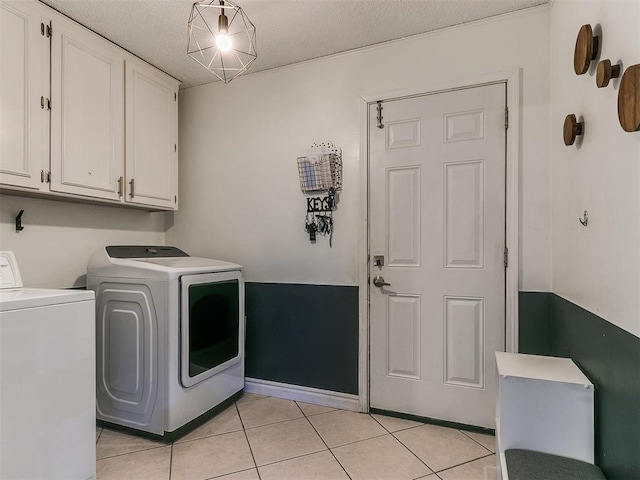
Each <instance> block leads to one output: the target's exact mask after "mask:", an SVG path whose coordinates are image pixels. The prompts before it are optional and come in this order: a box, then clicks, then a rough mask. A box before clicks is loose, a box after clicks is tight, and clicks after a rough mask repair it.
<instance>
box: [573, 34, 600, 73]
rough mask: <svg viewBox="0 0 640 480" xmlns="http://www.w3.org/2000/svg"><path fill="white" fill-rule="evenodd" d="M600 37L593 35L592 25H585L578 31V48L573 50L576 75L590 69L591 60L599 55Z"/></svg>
mask: <svg viewBox="0 0 640 480" xmlns="http://www.w3.org/2000/svg"><path fill="white" fill-rule="evenodd" d="M599 44H600V39H599V38H598V37H594V36H593V30H592V29H591V25H588V24H587V25H583V26H582V27H580V31H579V32H578V38H577V39H576V49H575V50H574V52H573V70H574V71H575V72H576V75H583V74H585V73H587V71H588V70H589V65H590V64H591V60H595V58H596V57H597V56H598V46H599Z"/></svg>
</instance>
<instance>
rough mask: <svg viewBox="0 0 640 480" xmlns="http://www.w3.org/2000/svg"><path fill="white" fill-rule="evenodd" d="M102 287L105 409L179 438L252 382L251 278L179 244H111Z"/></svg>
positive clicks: (100, 372)
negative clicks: (248, 373)
mask: <svg viewBox="0 0 640 480" xmlns="http://www.w3.org/2000/svg"><path fill="white" fill-rule="evenodd" d="M87 288H90V289H91V290H94V291H95V292H96V368H97V370H96V373H97V378H96V381H97V390H96V395H97V418H98V420H100V421H102V422H106V423H111V424H115V425H119V426H123V427H128V428H131V429H135V430H138V431H140V432H145V433H146V434H152V435H153V436H160V437H161V438H162V439H163V440H165V441H172V440H175V439H176V438H178V437H180V436H182V435H184V434H185V433H187V432H189V431H190V430H192V429H193V428H195V427H197V426H198V425H200V424H202V423H204V422H205V421H206V420H207V419H209V418H211V417H212V416H213V415H215V414H216V413H217V412H218V411H221V410H222V409H224V408H226V406H227V405H229V404H231V403H232V402H233V401H235V400H236V399H237V398H238V397H239V396H240V395H241V394H242V390H243V388H244V339H245V317H244V280H243V276H242V267H241V266H240V265H236V264H234V263H228V262H222V261H219V260H211V259H207V258H197V257H190V256H189V255H187V254H186V253H184V252H183V251H181V250H179V249H178V248H175V247H164V246H138V245H135V246H108V247H105V248H103V249H101V250H100V251H98V252H96V253H95V254H94V255H93V256H92V257H91V259H90V261H89V264H88V266H87Z"/></svg>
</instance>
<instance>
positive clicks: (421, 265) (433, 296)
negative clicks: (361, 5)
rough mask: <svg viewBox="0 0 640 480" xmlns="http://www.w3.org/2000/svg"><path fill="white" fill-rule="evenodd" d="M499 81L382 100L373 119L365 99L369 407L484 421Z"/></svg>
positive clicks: (501, 199)
mask: <svg viewBox="0 0 640 480" xmlns="http://www.w3.org/2000/svg"><path fill="white" fill-rule="evenodd" d="M505 89H506V86H505V84H504V83H501V84H496V85H489V86H483V87H476V88H470V89H464V90H458V91H452V92H446V93H440V94H435V95H427V96H420V97H415V98H408V99H401V100H395V101H386V102H384V103H383V112H382V113H383V123H384V128H382V129H380V128H377V127H376V123H377V121H376V116H377V111H376V105H372V106H370V110H369V134H370V150H369V151H370V174H369V175H370V178H369V185H370V194H369V195H370V210H369V211H370V254H371V262H370V266H369V268H370V277H371V284H370V389H371V391H370V406H371V407H372V408H378V409H382V410H388V411H394V412H402V413H408V414H413V415H418V416H422V417H430V418H435V419H441V420H446V421H452V422H459V423H465V424H470V425H478V426H483V427H494V417H495V406H494V405H495V396H496V379H495V360H494V352H495V351H504V342H505V340H504V338H505V337H504V332H505V267H504V248H505V120H504V119H505V102H506V100H505ZM376 256H383V262H384V265H382V266H376V264H375V262H376V260H377V259H376ZM376 276H380V277H382V278H383V279H384V281H385V283H389V284H390V285H388V286H382V287H376V286H375V285H373V280H374V278H375V277H376ZM379 280H380V279H379Z"/></svg>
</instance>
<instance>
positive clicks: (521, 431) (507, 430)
mask: <svg viewBox="0 0 640 480" xmlns="http://www.w3.org/2000/svg"><path fill="white" fill-rule="evenodd" d="M496 365H497V369H498V376H499V379H498V389H499V394H498V403H497V407H496V442H497V452H498V457H497V459H496V461H497V464H498V470H499V472H500V473H501V474H502V478H503V479H506V478H507V477H506V475H504V472H505V471H506V468H505V465H506V463H505V457H504V452H505V450H508V449H511V448H521V449H525V450H534V451H538V452H544V453H550V454H553V455H559V456H563V457H568V458H574V459H576V460H581V461H583V462H588V463H591V464H592V463H593V459H594V429H593V428H594V403H593V400H594V386H593V384H592V383H591V382H590V381H589V379H588V378H587V377H586V376H585V375H584V374H583V373H582V372H581V371H580V369H579V368H578V367H577V366H576V365H575V363H573V361H571V360H570V359H568V358H557V357H545V356H538V355H523V354H517V353H505V352H496ZM499 478H500V477H499Z"/></svg>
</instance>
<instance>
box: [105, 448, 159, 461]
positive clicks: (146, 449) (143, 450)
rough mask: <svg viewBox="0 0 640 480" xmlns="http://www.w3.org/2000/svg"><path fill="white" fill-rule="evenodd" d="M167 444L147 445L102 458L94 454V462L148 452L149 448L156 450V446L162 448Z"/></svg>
mask: <svg viewBox="0 0 640 480" xmlns="http://www.w3.org/2000/svg"><path fill="white" fill-rule="evenodd" d="M168 446H169V445H167V444H163V445H158V446H157V447H149V448H143V449H141V450H133V451H131V452H125V453H119V454H117V455H109V456H108V457H102V458H98V457H97V456H96V462H97V461H99V460H106V459H108V458H118V457H124V456H125V455H131V454H133V453H140V452H148V451H149V450H156V449H158V448H163V447H168Z"/></svg>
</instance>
